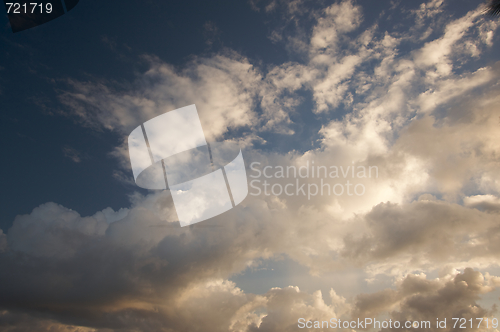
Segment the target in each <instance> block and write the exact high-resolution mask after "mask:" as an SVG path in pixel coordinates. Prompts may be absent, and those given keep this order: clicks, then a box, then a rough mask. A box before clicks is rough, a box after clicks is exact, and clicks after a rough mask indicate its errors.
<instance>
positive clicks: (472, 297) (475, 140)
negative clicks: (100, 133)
mask: <svg viewBox="0 0 500 332" xmlns="http://www.w3.org/2000/svg"><path fill="white" fill-rule="evenodd" d="M253 3H254V5H255V6H256V5H257V3H256V2H253ZM280 6H286V8H287V12H286V15H287V17H286V18H285V21H287V22H293V23H291V24H297V26H299V25H300V23H301V22H302V20H303V19H306V18H309V19H310V18H311V17H312V18H313V21H312V22H309V23H311V24H312V26H311V29H310V31H309V32H308V33H306V32H304V31H306V29H302V28H300V27H299V28H298V29H297V30H296V32H297V34H295V35H294V36H292V37H290V38H285V37H286V33H287V32H283V33H281V34H279V33H278V32H277V34H278V35H279V37H280V38H278V39H281V40H282V41H283V42H284V43H289V44H290V45H291V46H289V49H293V50H295V51H297V52H298V53H299V55H300V56H299V57H298V58H299V60H295V61H287V62H285V63H281V64H277V65H270V66H269V67H268V68H266V70H264V69H263V68H260V67H259V66H257V65H254V64H252V61H251V60H249V59H247V58H245V57H243V56H241V55H239V54H237V53H235V52H231V51H226V52H225V53H224V54H216V55H213V56H208V57H194V58H193V59H192V60H190V61H189V62H188V63H187V64H186V65H185V66H183V67H174V66H172V65H170V64H168V63H165V62H163V61H162V60H160V59H158V58H157V57H154V56H144V57H143V61H145V62H146V63H147V65H148V69H147V70H146V71H145V72H143V73H140V74H138V75H137V77H136V79H135V81H134V82H132V83H131V84H130V85H129V86H128V87H125V88H124V87H117V86H116V85H114V84H113V83H111V82H99V81H98V80H93V81H90V82H78V81H74V80H69V84H70V87H69V88H68V89H67V91H66V92H64V93H62V94H61V96H60V100H61V102H62V103H63V104H64V105H66V106H67V107H68V110H69V112H70V114H71V115H72V116H73V117H74V118H76V119H78V121H80V122H81V123H82V124H84V125H87V126H90V127H92V128H94V129H97V130H111V131H114V132H115V133H118V134H119V135H121V136H122V137H123V138H125V137H126V136H127V135H128V134H129V133H130V131H131V130H132V129H134V128H135V127H136V126H138V125H139V124H141V123H143V122H144V121H146V120H149V119H151V118H153V117H154V116H157V115H159V114H163V113H164V112H167V111H169V110H173V109H176V108H179V107H182V106H186V105H189V104H193V103H195V104H196V106H197V108H198V111H199V114H200V118H201V121H202V126H203V128H204V131H205V135H206V136H207V137H208V139H209V140H215V139H219V140H220V139H222V138H223V137H224V136H226V135H228V136H231V132H232V131H242V132H243V134H242V136H243V137H242V138H241V142H243V143H244V144H245V145H246V148H247V149H246V151H245V159H246V160H250V161H259V162H261V166H262V167H264V166H268V165H280V166H284V167H286V166H296V167H300V166H303V165H304V164H306V163H307V162H309V163H311V162H312V161H315V162H316V165H326V166H330V165H342V166H354V165H364V166H377V167H378V170H379V177H378V178H368V179H361V180H360V183H362V184H364V185H365V187H366V188H367V193H366V195H364V196H362V197H357V196H355V195H352V196H346V195H344V196H339V197H335V196H333V195H330V196H326V195H324V196H319V195H318V196H317V197H314V199H312V200H310V199H306V198H305V197H299V196H290V197H288V196H284V195H281V196H279V197H277V196H273V195H269V196H266V195H260V196H257V197H254V196H249V197H248V198H247V199H246V200H245V201H244V202H242V204H240V205H239V206H238V209H237V210H232V211H229V212H227V213H225V214H223V215H221V216H219V217H217V218H213V219H212V220H209V221H206V222H203V223H202V224H199V225H194V226H192V227H188V228H180V227H178V223H177V215H176V212H175V209H174V206H173V203H172V199H171V196H170V195H169V193H168V192H150V193H149V194H148V195H146V196H143V195H140V194H138V193H136V194H133V195H132V196H131V202H130V206H129V207H128V208H124V209H121V210H119V211H114V210H112V209H110V208H107V209H105V210H103V211H99V212H97V213H95V214H94V215H92V216H86V217H83V216H81V215H80V214H79V213H77V212H76V211H72V210H70V209H67V208H65V207H63V206H61V205H58V204H56V203H46V204H43V205H41V206H39V207H38V208H35V209H34V210H33V212H32V213H31V214H28V215H22V216H18V217H16V219H15V221H14V224H13V226H12V228H11V229H10V230H9V231H8V232H7V233H6V234H3V232H1V231H0V265H1V266H2V269H1V270H0V293H1V294H2V296H1V297H0V307H1V308H3V309H2V310H3V311H0V326H2V327H3V328H9V329H11V330H13V331H15V328H16V329H17V330H20V331H22V330H34V329H36V330H42V331H43V330H44V329H45V330H51V329H52V330H55V331H58V330H60V331H79V330H80V331H91V330H92V331H93V330H96V331H153V330H157V331H196V330H204V331H290V330H294V329H298V327H297V325H296V324H297V320H298V318H301V317H302V318H304V319H306V320H323V319H325V320H329V319H330V318H334V317H342V316H343V317H351V316H352V317H356V316H362V315H387V314H389V315H391V317H393V319H400V320H402V319H417V318H418V319H426V318H429V319H431V318H430V317H431V316H433V317H432V321H434V319H435V317H436V316H437V315H438V314H439V315H442V317H451V316H450V315H457V314H463V315H464V316H466V317H482V316H487V315H490V314H491V311H490V310H489V309H486V308H483V307H481V306H479V305H478V304H477V301H478V298H479V297H480V295H482V294H486V293H488V292H491V291H493V290H494V289H495V288H496V287H497V286H498V280H497V279H496V277H491V276H489V275H487V274H482V273H480V272H478V271H473V270H471V269H465V268H466V267H473V268H478V269H488V268H491V267H492V266H498V265H499V264H500V262H499V261H498V259H497V257H498V254H499V252H500V246H499V245H498V243H500V241H499V238H500V234H499V232H498V226H497V224H498V205H499V204H498V201H499V199H500V198H499V197H500V182H499V181H498V175H499V173H498V170H497V169H498V157H497V155H498V153H497V151H498V149H499V148H500V146H499V145H498V144H499V143H498V142H499V138H500V137H498V117H499V114H498V107H497V106H496V105H498V101H499V99H498V97H497V96H498V87H497V86H496V85H494V84H493V83H492V82H495V80H496V79H497V78H498V70H497V68H496V66H490V65H486V64H484V63H481V64H479V65H476V64H474V63H472V62H473V61H470V59H466V60H463V59H462V58H460V57H465V56H466V55H470V58H471V59H472V58H474V57H475V58H476V59H477V58H478V57H479V56H480V55H481V54H482V52H485V50H487V49H488V47H490V46H491V43H492V40H493V39H492V38H493V37H492V36H493V34H494V30H495V29H496V24H492V23H491V22H486V21H485V20H484V19H482V18H481V17H480V15H479V14H478V13H479V11H478V10H473V11H471V12H469V13H467V14H466V15H465V16H463V17H461V18H454V19H451V20H449V19H447V18H444V19H443V18H442V16H440V15H441V13H442V11H443V2H442V1H437V0H433V1H430V2H428V3H426V4H422V5H421V6H420V7H419V9H418V10H417V11H415V12H413V14H412V15H410V17H413V19H414V20H415V21H414V22H412V24H414V25H413V30H411V31H406V32H405V31H385V30H383V29H381V28H380V27H379V24H377V22H366V20H367V18H366V13H364V12H363V8H361V7H360V6H358V5H355V3H354V2H352V1H343V2H339V3H335V4H332V5H331V6H328V7H326V8H323V9H318V10H310V11H308V12H307V13H306V14H304V15H301V10H302V9H301V8H303V6H305V2H302V1H294V2H288V3H287V2H276V1H273V2H271V3H269V4H267V5H266V7H265V9H266V11H267V12H272V11H274V10H277V8H280ZM382 17H384V16H382ZM438 17H440V18H439V19H438ZM424 21H425V22H428V21H432V22H434V23H433V24H432V29H435V30H434V32H435V33H437V32H438V31H441V30H442V33H437V34H438V36H437V37H435V38H434V39H433V40H428V41H426V42H424V40H427V39H428V38H429V37H430V36H431V35H432V34H430V33H429V34H428V35H427V37H426V38H425V39H420V38H415V36H416V35H418V33H422V34H421V35H423V34H424V33H425V34H427V27H426V24H424V23H422V22H424ZM363 24H365V25H368V28H366V29H365V28H363V30H361V27H362V26H363V27H365V26H364V25H363ZM207 28H208V30H210V29H212V28H213V27H212V26H207ZM439 28H442V29H441V30H439ZM212 30H213V29H212ZM417 32H418V33H417ZM404 45H412V46H411V47H406V48H405V46H404ZM464 45H465V46H464ZM405 49H412V50H409V51H408V50H407V51H405ZM308 102H310V103H308ZM304 105H311V107H310V108H309V109H308V110H307V111H308V113H307V114H308V115H310V116H311V117H314V116H318V117H317V118H315V120H318V119H319V120H321V124H320V125H319V126H318V128H317V130H316V132H314V135H313V136H307V135H306V134H302V135H304V136H300V139H304V141H306V142H311V143H312V141H313V140H315V139H317V138H319V141H318V142H317V143H318V144H316V145H314V146H315V147H314V148H311V149H310V150H308V151H305V152H297V151H293V150H291V149H289V150H287V151H282V150H279V149H277V151H276V149H275V148H276V147H275V146H273V145H272V142H270V143H269V146H270V149H269V151H268V150H257V149H256V148H255V147H254V146H253V145H252V142H253V141H255V140H259V141H260V142H261V143H262V142H264V140H263V139H262V138H260V137H259V136H264V133H266V132H274V133H278V134H283V135H292V134H296V135H300V134H301V132H300V127H299V130H297V131H296V130H295V129H296V128H297V126H295V127H294V125H299V126H300V125H302V126H305V124H303V123H298V124H294V123H293V121H292V119H293V118H294V115H296V114H297V112H301V111H303V110H304ZM316 135H319V136H316ZM230 138H232V136H231V137H230ZM234 140H238V138H234ZM314 143H316V142H314ZM270 151H273V152H270ZM67 154H68V155H69V157H70V158H73V157H75V154H74V153H73V154H72V151H71V150H69V149H68V151H67ZM114 154H115V155H116V156H118V157H119V158H121V159H120V161H121V162H122V163H123V165H126V164H127V163H128V154H127V151H126V146H125V145H122V146H119V147H117V148H116V151H114ZM76 157H78V156H76ZM75 161H76V160H75ZM126 167H127V166H125V167H124V168H125V169H126ZM129 173H130V172H129ZM129 173H127V174H129ZM129 177H131V175H130V174H129ZM285 180H286V179H281V180H277V181H276V182H277V183H285V182H284V181H285ZM280 181H281V182H280ZM282 257H286V258H288V259H291V260H293V261H295V262H297V263H298V264H300V265H302V266H305V267H306V268H307V269H308V271H309V273H310V274H311V275H314V276H315V277H318V278H320V277H322V276H324V275H326V274H327V273H332V272H337V271H340V270H343V269H347V268H357V269H358V270H357V271H362V272H363V273H366V275H367V277H368V278H369V280H370V281H371V282H374V283H375V282H376V281H377V279H376V278H377V277H380V276H381V275H383V276H385V277H387V278H392V277H394V278H399V279H398V280H399V281H398V282H397V283H396V284H395V285H393V286H394V287H393V288H391V289H386V290H382V291H379V292H376V291H374V292H371V293H370V292H368V293H366V294H359V295H358V296H357V297H356V298H355V299H354V301H350V300H348V299H346V298H344V297H342V296H341V295H337V294H340V291H342V289H339V288H337V289H332V290H331V291H330V292H329V293H328V294H326V293H324V292H323V293H324V294H325V296H324V295H323V293H322V292H321V291H319V290H318V291H315V292H314V291H313V292H309V293H308V292H305V291H303V290H301V289H299V288H298V287H296V286H294V285H292V286H289V287H280V288H278V287H277V288H272V289H269V290H268V291H267V292H263V293H262V294H250V293H246V292H244V291H243V290H242V289H240V288H239V287H238V285H237V284H235V283H234V282H231V281H229V280H228V279H229V278H230V277H231V276H233V275H234V274H236V273H242V272H243V271H246V270H247V269H248V268H249V267H256V266H258V265H259V264H261V263H262V262H263V261H272V260H273V259H279V258H282ZM453 269H465V270H464V272H463V273H460V274H456V273H450V271H454V270H453ZM436 270H441V275H442V276H440V278H437V279H434V280H428V279H427V278H426V277H425V276H424V275H414V274H412V273H415V272H416V271H436ZM311 280H312V281H309V282H310V283H314V280H313V279H311ZM332 286H333V287H334V288H335V285H332ZM374 287H375V286H374ZM377 287H378V286H377ZM429 308H432V310H431V311H429ZM2 324H3V325H2ZM15 326H17V327H15ZM80 326H86V328H83V327H80ZM87 327H88V328H87Z"/></svg>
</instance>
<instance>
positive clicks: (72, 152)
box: [62, 145, 82, 163]
mask: <svg viewBox="0 0 500 332" xmlns="http://www.w3.org/2000/svg"><path fill="white" fill-rule="evenodd" d="M62 151H63V153H64V156H65V157H67V158H69V159H71V160H72V161H73V162H75V163H80V162H81V161H82V154H81V153H80V152H79V151H77V150H76V149H74V148H72V147H70V146H67V145H66V146H64V147H63V149H62Z"/></svg>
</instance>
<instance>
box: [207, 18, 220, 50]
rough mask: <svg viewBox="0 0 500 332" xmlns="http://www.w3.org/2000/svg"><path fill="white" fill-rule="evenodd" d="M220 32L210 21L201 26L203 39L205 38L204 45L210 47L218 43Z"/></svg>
mask: <svg viewBox="0 0 500 332" xmlns="http://www.w3.org/2000/svg"><path fill="white" fill-rule="evenodd" d="M219 36H220V30H219V28H218V27H217V25H216V24H215V23H214V22H212V21H207V22H205V24H204V25H203V37H204V38H205V43H206V44H207V45H208V46H209V47H212V45H213V44H214V43H215V42H220V38H219Z"/></svg>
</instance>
